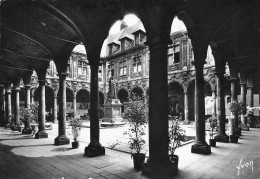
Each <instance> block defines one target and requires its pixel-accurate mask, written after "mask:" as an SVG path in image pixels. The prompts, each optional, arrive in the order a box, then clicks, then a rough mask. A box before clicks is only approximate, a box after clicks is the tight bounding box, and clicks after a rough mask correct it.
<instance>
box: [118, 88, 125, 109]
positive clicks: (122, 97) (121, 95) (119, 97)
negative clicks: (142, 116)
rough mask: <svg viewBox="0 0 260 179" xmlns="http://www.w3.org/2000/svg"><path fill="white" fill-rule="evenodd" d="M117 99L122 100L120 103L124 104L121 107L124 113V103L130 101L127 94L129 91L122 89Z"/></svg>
mask: <svg viewBox="0 0 260 179" xmlns="http://www.w3.org/2000/svg"><path fill="white" fill-rule="evenodd" d="M117 97H118V99H119V100H120V102H121V103H122V104H123V105H122V107H121V112H122V113H123V112H124V108H125V107H124V103H125V102H127V101H128V92H127V90H126V89H124V88H121V89H120V90H119V91H118V94H117Z"/></svg>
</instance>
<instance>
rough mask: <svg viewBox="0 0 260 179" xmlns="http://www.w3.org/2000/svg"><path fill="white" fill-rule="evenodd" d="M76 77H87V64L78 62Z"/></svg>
mask: <svg viewBox="0 0 260 179" xmlns="http://www.w3.org/2000/svg"><path fill="white" fill-rule="evenodd" d="M78 75H87V62H84V61H80V60H79V61H78Z"/></svg>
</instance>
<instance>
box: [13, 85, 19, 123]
mask: <svg viewBox="0 0 260 179" xmlns="http://www.w3.org/2000/svg"><path fill="white" fill-rule="evenodd" d="M14 92H15V111H14V118H15V125H17V124H19V116H20V115H19V112H20V80H19V86H18V84H17V85H16V86H15V89H14Z"/></svg>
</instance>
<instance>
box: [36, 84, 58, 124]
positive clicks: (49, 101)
mask: <svg viewBox="0 0 260 179" xmlns="http://www.w3.org/2000/svg"><path fill="white" fill-rule="evenodd" d="M39 100H40V90H39V87H38V88H37V89H36V90H35V91H34V101H37V102H39ZM53 105H54V91H53V89H52V88H51V87H49V86H45V111H46V112H48V115H46V120H47V121H52V113H53Z"/></svg>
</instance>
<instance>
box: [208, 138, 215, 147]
mask: <svg viewBox="0 0 260 179" xmlns="http://www.w3.org/2000/svg"><path fill="white" fill-rule="evenodd" d="M209 145H210V146H211V147H216V140H215V139H209Z"/></svg>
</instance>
